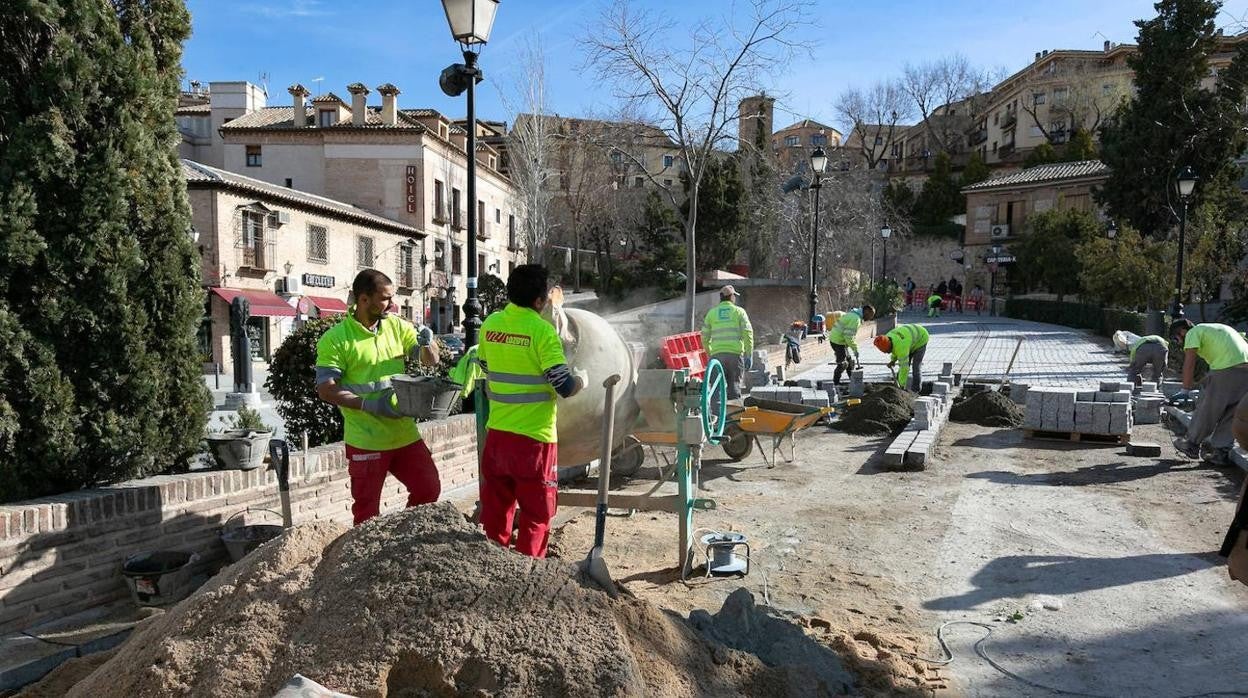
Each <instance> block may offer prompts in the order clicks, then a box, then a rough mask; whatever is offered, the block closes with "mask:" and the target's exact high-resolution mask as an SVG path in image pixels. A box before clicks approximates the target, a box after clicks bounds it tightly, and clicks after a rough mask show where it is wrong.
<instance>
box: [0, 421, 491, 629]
mask: <svg viewBox="0 0 1248 698" xmlns="http://www.w3.org/2000/svg"><path fill="white" fill-rule="evenodd" d="M421 432H422V434H423V435H424V437H425V440H426V442H427V443H428V444H429V447H430V449H431V450H432V451H433V459H434V462H435V463H437V465H438V471H439V473H440V475H441V479H442V492H443V495H444V496H445V495H446V494H447V493H449V492H452V491H454V490H457V489H462V488H465V487H468V486H470V485H473V484H474V483H475V482H476V478H477V468H476V424H475V419H474V418H473V417H472V416H471V415H460V416H456V417H452V418H450V419H447V420H442V421H437V422H427V423H424V424H422V425H421ZM290 470H291V473H290V485H291V487H290V499H291V509H292V515H293V519H294V522H295V523H302V522H305V521H310V520H313V519H328V520H333V521H338V522H340V523H344V524H347V525H350V523H351V492H350V487H349V476H348V474H347V461H346V454H345V452H344V450H343V446H342V444H341V443H338V444H332V445H328V446H323V447H320V448H314V449H311V450H310V451H309V452H308V454H307V456H306V457H304V456H302V455H298V454H296V455H292V456H291V462H290ZM405 500H406V491H405V490H404V488H403V486H402V485H400V484H399V483H398V482H397V481H396V480H395V479H394V478H389V479H387V481H386V487H385V490H384V491H383V493H382V506H381V508H382V512H383V513H384V512H386V511H393V510H396V509H399V508H401V507H402V506H403V505H404V503H405ZM247 508H252V509H256V508H260V509H269V510H272V511H274V512H278V513H279V514H280V511H281V504H280V502H279V499H278V495H277V483H276V479H275V475H274V473H273V471H271V470H259V469H258V470H251V471H240V470H226V471H221V470H214V471H204V472H197V473H188V474H183V475H160V476H156V477H150V478H145V479H142V480H135V481H131V482H124V483H120V484H117V485H114V486H112V487H106V488H100V489H93V490H82V491H79V492H71V493H68V494H63V495H58V496H56V497H48V498H44V499H38V500H32V501H28V502H19V503H15V504H11V505H7V506H0V633H9V632H13V631H16V630H20V629H23V628H27V627H30V626H31V625H34V624H36V623H40V622H44V621H48V620H53V619H56V618H61V617H64V616H68V615H72V614H74V613H78V612H80V611H84V610H86V609H89V608H93V607H96V606H101V605H104V604H107V603H110V602H112V601H116V600H118V599H122V598H124V597H126V596H127V595H128V593H129V592H128V591H127V589H126V585H125V582H124V581H123V579H122V576H121V565H122V562H123V561H124V560H125V558H126V557H127V556H128V555H132V554H134V553H138V552H143V551H149V550H182V551H187V552H194V553H198V554H199V555H200V558H201V559H200V562H199V563H198V565H199V567H200V569H201V570H202V571H205V572H212V571H215V570H216V569H217V568H218V567H220V566H221V565H222V564H224V563H226V562H228V556H227V554H226V551H225V547H224V546H223V545H222V543H221V539H220V534H221V528H222V525H223V524H224V523H225V522H226V520H227V519H229V518H230V517H231V516H233V515H234V514H236V513H238V512H241V511H244V510H245V509H247ZM243 518H244V517H238V518H237V519H235V520H234V522H233V523H232V524H231V525H234V524H237V523H240V522H241V521H242V520H243ZM246 519H247V522H248V523H280V518H278V517H274V516H269V515H264V514H261V513H255V512H253V513H251V514H249V515H248V516H247V517H246Z"/></svg>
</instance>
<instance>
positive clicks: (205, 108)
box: [173, 103, 212, 116]
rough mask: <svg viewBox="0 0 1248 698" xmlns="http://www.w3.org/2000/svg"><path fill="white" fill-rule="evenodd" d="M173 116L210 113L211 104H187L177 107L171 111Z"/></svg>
mask: <svg viewBox="0 0 1248 698" xmlns="http://www.w3.org/2000/svg"><path fill="white" fill-rule="evenodd" d="M173 113H174V115H175V116H193V115H203V114H211V113H212V105H211V104H206V103H205V104H188V105H186V106H185V107H178V108H177V110H176V111H174V112H173Z"/></svg>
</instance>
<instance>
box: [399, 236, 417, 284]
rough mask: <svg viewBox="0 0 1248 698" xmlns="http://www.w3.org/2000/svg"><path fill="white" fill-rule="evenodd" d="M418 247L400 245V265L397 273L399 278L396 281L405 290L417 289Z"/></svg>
mask: <svg viewBox="0 0 1248 698" xmlns="http://www.w3.org/2000/svg"><path fill="white" fill-rule="evenodd" d="M415 268H416V247H415V246H414V245H411V244H402V245H399V264H398V268H397V269H395V271H396V272H397V273H398V278H397V279H395V281H396V282H397V285H398V286H402V287H403V288H416V273H415Z"/></svg>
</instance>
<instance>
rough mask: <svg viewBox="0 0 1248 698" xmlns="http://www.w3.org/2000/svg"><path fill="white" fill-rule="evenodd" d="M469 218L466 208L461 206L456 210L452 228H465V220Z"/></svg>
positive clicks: (452, 219)
mask: <svg viewBox="0 0 1248 698" xmlns="http://www.w3.org/2000/svg"><path fill="white" fill-rule="evenodd" d="M467 219H468V214H467V213H466V212H465V211H464V209H462V208H461V209H460V210H458V211H455V215H454V217H452V218H451V229H452V230H463V229H464V221H465V220H467Z"/></svg>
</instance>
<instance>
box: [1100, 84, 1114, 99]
mask: <svg viewBox="0 0 1248 698" xmlns="http://www.w3.org/2000/svg"><path fill="white" fill-rule="evenodd" d="M1113 91H1114V86H1113V85H1111V84H1109V83H1105V84H1104V85H1101V94H1102V95H1104V96H1106V97H1108V96H1109V95H1110V93H1112V92H1113Z"/></svg>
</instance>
